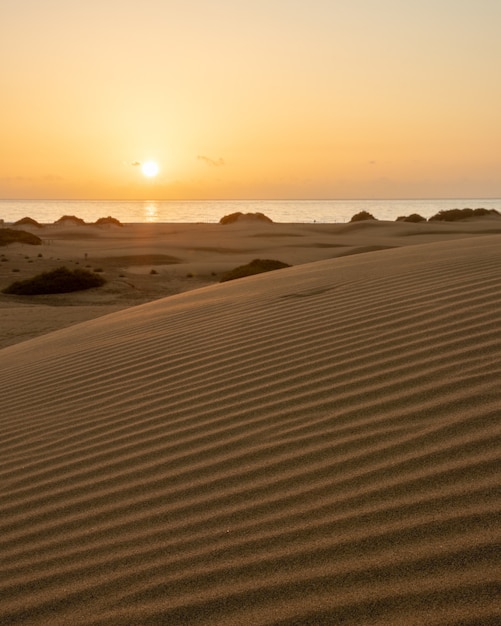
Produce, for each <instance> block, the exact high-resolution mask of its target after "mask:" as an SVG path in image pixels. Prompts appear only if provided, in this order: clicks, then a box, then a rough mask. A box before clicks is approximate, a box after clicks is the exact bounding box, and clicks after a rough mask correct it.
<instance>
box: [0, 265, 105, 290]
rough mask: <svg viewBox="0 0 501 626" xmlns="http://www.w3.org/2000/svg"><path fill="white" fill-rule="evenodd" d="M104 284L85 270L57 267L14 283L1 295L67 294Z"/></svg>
mask: <svg viewBox="0 0 501 626" xmlns="http://www.w3.org/2000/svg"><path fill="white" fill-rule="evenodd" d="M105 282H106V281H105V280H104V278H102V277H101V276H96V274H93V273H92V272H88V271H86V270H81V269H76V270H69V269H68V268H67V267H58V268H57V269H55V270H53V271H51V272H43V273H42V274H37V275H36V276H33V277H32V278H28V279H27V280H21V281H16V282H15V283H12V284H11V285H9V286H8V287H6V288H5V289H3V293H8V294H15V295H20V296H36V295H41V294H52V293H68V292H70V291H82V290H84V289H92V288H93V287H100V286H101V285H104V283H105Z"/></svg>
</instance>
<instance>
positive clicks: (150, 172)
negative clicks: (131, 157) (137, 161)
mask: <svg viewBox="0 0 501 626" xmlns="http://www.w3.org/2000/svg"><path fill="white" fill-rule="evenodd" d="M158 170H159V167H158V163H155V161H145V162H144V163H143V164H142V165H141V171H142V172H143V174H144V175H145V176H148V177H150V178H152V177H153V176H156V175H157V174H158Z"/></svg>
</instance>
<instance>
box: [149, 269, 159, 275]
mask: <svg viewBox="0 0 501 626" xmlns="http://www.w3.org/2000/svg"><path fill="white" fill-rule="evenodd" d="M150 274H158V272H157V270H155V269H151V270H150Z"/></svg>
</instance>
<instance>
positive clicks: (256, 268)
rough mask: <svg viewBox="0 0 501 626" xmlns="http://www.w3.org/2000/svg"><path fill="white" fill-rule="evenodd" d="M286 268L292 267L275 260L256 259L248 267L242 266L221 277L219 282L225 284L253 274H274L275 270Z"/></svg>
mask: <svg viewBox="0 0 501 626" xmlns="http://www.w3.org/2000/svg"><path fill="white" fill-rule="evenodd" d="M284 267H290V265H288V264H287V263H282V261H275V260H273V259H254V260H253V261H251V262H250V263H247V265H240V266H238V267H235V269H232V270H230V271H229V272H226V273H225V274H223V276H222V277H221V280H220V281H219V282H221V283H224V282H226V281H228V280H235V279H236V278H244V277H245V276H252V275H253V274H261V273H262V272H272V271H273V270H280V269H283V268H284Z"/></svg>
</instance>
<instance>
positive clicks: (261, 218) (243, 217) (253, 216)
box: [219, 211, 273, 224]
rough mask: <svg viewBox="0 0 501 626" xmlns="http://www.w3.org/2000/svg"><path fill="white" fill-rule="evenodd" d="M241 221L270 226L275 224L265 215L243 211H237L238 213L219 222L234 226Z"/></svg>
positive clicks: (226, 216)
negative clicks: (263, 223) (262, 223)
mask: <svg viewBox="0 0 501 626" xmlns="http://www.w3.org/2000/svg"><path fill="white" fill-rule="evenodd" d="M240 221H248V222H266V223H268V224H273V220H272V219H270V218H269V217H268V216H267V215H265V214H264V213H260V212H259V211H258V212H257V213H242V212H241V211H237V212H236V213H230V214H229V215H225V216H224V217H222V218H221V219H220V220H219V223H220V224H234V223H235V222H240Z"/></svg>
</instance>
